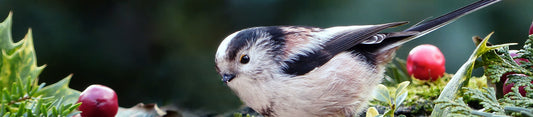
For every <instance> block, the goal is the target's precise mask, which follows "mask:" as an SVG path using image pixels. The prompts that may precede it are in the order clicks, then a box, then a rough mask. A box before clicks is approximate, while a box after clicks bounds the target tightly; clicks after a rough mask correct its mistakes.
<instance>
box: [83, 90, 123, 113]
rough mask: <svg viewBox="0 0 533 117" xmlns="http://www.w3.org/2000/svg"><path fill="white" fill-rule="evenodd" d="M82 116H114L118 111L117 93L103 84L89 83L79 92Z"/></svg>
mask: <svg viewBox="0 0 533 117" xmlns="http://www.w3.org/2000/svg"><path fill="white" fill-rule="evenodd" d="M78 102H81V103H82V104H81V106H80V107H79V108H78V109H79V110H80V111H81V116H82V117H114V116H115V115H116V114H117V111H118V99H117V94H116V93H115V91H113V89H111V88H109V87H106V86H104V85H91V86H89V87H87V89H85V90H84V91H83V92H81V94H80V98H78Z"/></svg>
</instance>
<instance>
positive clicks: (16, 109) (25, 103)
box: [0, 13, 81, 117]
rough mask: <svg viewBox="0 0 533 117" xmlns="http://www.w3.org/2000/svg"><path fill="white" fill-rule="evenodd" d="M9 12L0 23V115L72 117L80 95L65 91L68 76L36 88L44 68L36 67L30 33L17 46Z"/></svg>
mask: <svg viewBox="0 0 533 117" xmlns="http://www.w3.org/2000/svg"><path fill="white" fill-rule="evenodd" d="M11 24H12V21H11V13H10V14H9V15H8V17H7V18H6V19H5V20H4V22H2V23H0V50H1V56H0V61H1V62H0V89H1V93H0V98H1V99H2V100H1V103H0V115H1V116H29V117H34V116H35V117H38V116H69V115H70V116H72V115H74V114H77V113H78V112H76V111H75V109H76V108H78V106H80V105H81V103H78V104H75V102H76V100H77V98H78V97H79V94H80V92H79V91H76V90H73V89H70V88H68V82H69V81H70V76H68V77H66V78H65V79H63V80H61V81H59V82H57V83H55V84H52V85H49V86H46V87H45V84H44V83H43V84H40V85H38V84H37V83H38V76H39V74H40V73H41V71H42V70H43V69H44V66H37V59H36V56H35V50H34V48H33V37H32V33H31V30H29V31H28V33H27V34H26V36H25V37H24V38H23V39H22V40H20V41H19V42H17V43H13V41H12V37H11Z"/></svg>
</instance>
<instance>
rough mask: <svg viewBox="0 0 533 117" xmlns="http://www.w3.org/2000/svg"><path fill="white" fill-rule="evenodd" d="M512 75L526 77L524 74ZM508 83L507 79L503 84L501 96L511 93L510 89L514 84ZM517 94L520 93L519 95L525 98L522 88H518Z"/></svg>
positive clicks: (524, 91)
mask: <svg viewBox="0 0 533 117" xmlns="http://www.w3.org/2000/svg"><path fill="white" fill-rule="evenodd" d="M514 75H519V76H526V75H524V74H514ZM508 81H509V79H506V80H505V82H504V84H503V94H504V95H505V94H507V93H509V92H512V90H511V88H513V86H514V83H509V84H508V83H507V82H508ZM530 83H533V81H531V82H530ZM518 92H520V95H522V96H526V90H524V86H520V87H518Z"/></svg>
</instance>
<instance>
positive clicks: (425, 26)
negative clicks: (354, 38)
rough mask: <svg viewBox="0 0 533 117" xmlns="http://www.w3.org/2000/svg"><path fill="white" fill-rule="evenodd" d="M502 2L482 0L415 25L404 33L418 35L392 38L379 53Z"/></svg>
mask: <svg viewBox="0 0 533 117" xmlns="http://www.w3.org/2000/svg"><path fill="white" fill-rule="evenodd" d="M500 1H501V0H480V1H477V2H475V3H472V4H470V5H468V6H465V7H463V8H460V9H457V10H455V11H452V12H450V13H447V14H445V15H442V16H440V17H437V18H434V19H431V20H429V21H423V22H421V23H418V24H415V25H414V26H412V27H410V28H408V29H406V30H404V31H403V32H416V34H414V35H410V36H402V37H391V38H389V39H386V40H385V41H386V42H382V43H380V44H379V45H378V47H379V50H378V52H386V51H388V50H390V49H393V48H397V47H398V46H400V45H402V44H404V43H406V42H408V41H411V40H413V39H416V38H418V37H420V36H424V35H425V34H427V33H430V32H432V31H434V30H437V29H439V28H441V27H443V26H445V25H448V24H450V23H452V22H453V21H455V20H457V19H458V18H461V17H462V16H465V15H468V14H470V13H472V12H474V11H477V10H479V9H482V8H484V7H487V6H489V5H492V4H494V3H497V2H500Z"/></svg>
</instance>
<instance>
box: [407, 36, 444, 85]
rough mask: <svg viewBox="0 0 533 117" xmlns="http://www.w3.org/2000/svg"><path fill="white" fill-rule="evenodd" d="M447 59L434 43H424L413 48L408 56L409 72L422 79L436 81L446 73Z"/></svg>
mask: <svg viewBox="0 0 533 117" xmlns="http://www.w3.org/2000/svg"><path fill="white" fill-rule="evenodd" d="M444 63H445V59H444V55H442V52H441V51H440V50H439V48H437V47H436V46H434V45H430V44H423V45H419V46H416V47H415V48H413V49H412V50H411V51H410V52H409V55H408V56H407V72H408V73H409V75H412V76H414V77H415V78H417V79H420V80H432V81H435V80H437V79H438V78H440V77H442V76H443V75H444V71H445V66H444Z"/></svg>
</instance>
